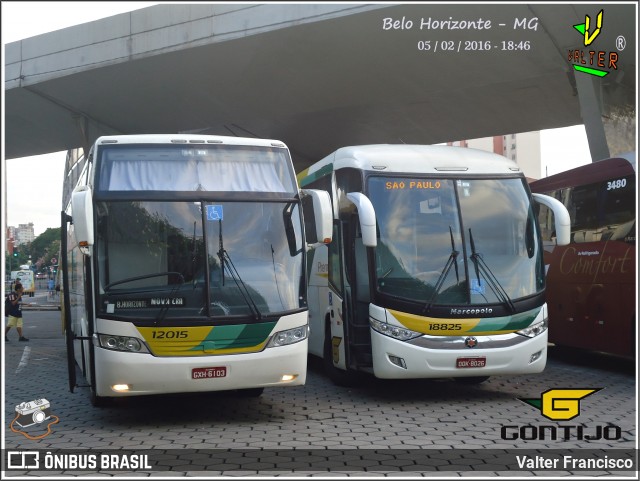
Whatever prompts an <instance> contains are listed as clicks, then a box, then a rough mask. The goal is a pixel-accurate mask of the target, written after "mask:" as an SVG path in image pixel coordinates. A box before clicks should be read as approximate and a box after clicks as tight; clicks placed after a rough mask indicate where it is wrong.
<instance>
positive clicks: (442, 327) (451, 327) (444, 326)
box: [429, 322, 462, 331]
mask: <svg viewBox="0 0 640 481" xmlns="http://www.w3.org/2000/svg"><path fill="white" fill-rule="evenodd" d="M429 330H430V331H461V330H462V324H450V323H448V322H443V323H440V324H438V323H429Z"/></svg>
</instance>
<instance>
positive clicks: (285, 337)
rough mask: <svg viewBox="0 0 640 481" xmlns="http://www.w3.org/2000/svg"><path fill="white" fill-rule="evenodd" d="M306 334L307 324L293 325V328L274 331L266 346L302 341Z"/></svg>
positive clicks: (307, 331) (307, 332)
mask: <svg viewBox="0 0 640 481" xmlns="http://www.w3.org/2000/svg"><path fill="white" fill-rule="evenodd" d="M308 334H309V330H308V327H307V326H300V327H294V328H293V329H287V330H286V331H280V332H276V333H275V334H274V335H273V336H272V337H271V340H270V341H269V344H268V345H267V347H278V346H286V345H289V344H295V343H296V342H300V341H304V340H305V339H306V338H307V335H308Z"/></svg>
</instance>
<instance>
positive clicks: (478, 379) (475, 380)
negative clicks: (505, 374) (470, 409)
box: [453, 376, 489, 384]
mask: <svg viewBox="0 0 640 481" xmlns="http://www.w3.org/2000/svg"><path fill="white" fill-rule="evenodd" d="M453 379H455V380H456V382H459V383H460V384H480V383H483V382H485V381H486V380H487V379H489V376H470V377H454V378H453Z"/></svg>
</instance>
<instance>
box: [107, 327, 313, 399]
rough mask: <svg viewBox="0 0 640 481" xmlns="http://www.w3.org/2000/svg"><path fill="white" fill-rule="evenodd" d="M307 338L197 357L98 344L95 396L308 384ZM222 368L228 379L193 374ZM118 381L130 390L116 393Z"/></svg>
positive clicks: (225, 377)
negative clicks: (243, 351) (120, 349)
mask: <svg viewBox="0 0 640 481" xmlns="http://www.w3.org/2000/svg"><path fill="white" fill-rule="evenodd" d="M307 342H308V340H307V339H305V340H303V341H300V342H297V343H295V344H290V345H286V346H279V347H270V348H266V349H264V350H262V351H260V352H256V353H250V354H242V355H238V354H234V355H221V356H198V357H184V356H181V357H155V356H152V355H151V354H140V353H126V352H118V351H112V350H108V349H103V348H101V347H96V348H95V361H96V366H99V368H98V369H97V371H98V373H97V375H96V378H97V379H96V380H97V383H96V384H97V387H96V390H97V393H96V394H97V395H98V396H104V397H124V396H139V395H147V394H165V393H187V392H205V391H226V390H234V389H249V388H259V387H277V386H299V385H303V384H304V383H305V382H306V373H307V349H308V347H307ZM221 367H224V368H226V369H225V371H226V372H225V376H224V377H211V378H209V377H206V376H204V377H202V376H198V375H195V376H194V374H193V373H194V369H196V370H197V371H198V370H199V372H202V370H203V369H204V368H221ZM205 370H206V369H205ZM216 372H217V373H220V372H221V371H219V370H218V371H216ZM288 376H292V377H293V379H289V377H288ZM194 377H195V378H194ZM115 385H126V386H128V390H126V391H120V392H118V391H114V390H113V388H112V386H115Z"/></svg>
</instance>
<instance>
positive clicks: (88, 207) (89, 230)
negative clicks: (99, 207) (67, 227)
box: [71, 185, 93, 255]
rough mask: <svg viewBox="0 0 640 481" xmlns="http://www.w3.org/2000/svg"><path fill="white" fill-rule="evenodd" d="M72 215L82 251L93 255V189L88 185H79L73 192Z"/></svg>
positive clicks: (77, 240)
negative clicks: (91, 250) (91, 249)
mask: <svg viewBox="0 0 640 481" xmlns="http://www.w3.org/2000/svg"><path fill="white" fill-rule="evenodd" d="M71 217H72V218H73V230H74V233H75V238H76V242H77V243H78V247H80V252H82V253H83V254H84V255H91V252H90V247H91V246H93V204H92V199H91V189H90V188H89V187H88V186H86V185H85V186H82V187H78V188H77V189H76V190H75V191H74V192H73V193H72V194H71Z"/></svg>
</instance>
